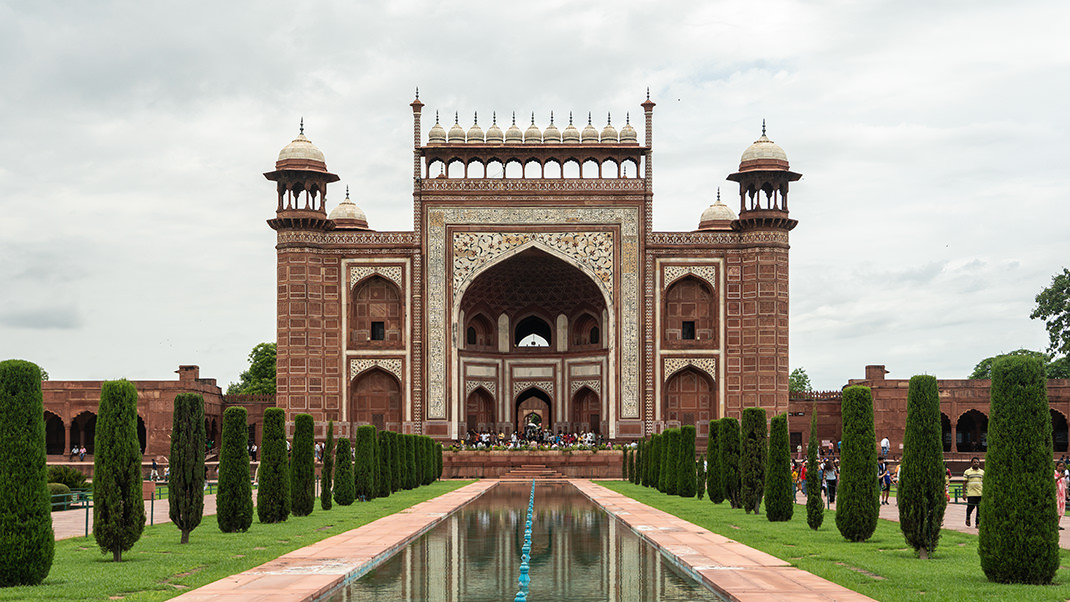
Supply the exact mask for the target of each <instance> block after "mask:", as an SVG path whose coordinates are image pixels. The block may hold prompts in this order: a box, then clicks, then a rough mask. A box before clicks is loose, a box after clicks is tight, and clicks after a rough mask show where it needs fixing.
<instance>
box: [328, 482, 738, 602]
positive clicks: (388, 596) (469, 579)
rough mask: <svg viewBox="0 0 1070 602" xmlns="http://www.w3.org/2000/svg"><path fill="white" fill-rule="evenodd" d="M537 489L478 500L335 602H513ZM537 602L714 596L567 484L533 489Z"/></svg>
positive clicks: (510, 486) (505, 486) (506, 487)
mask: <svg viewBox="0 0 1070 602" xmlns="http://www.w3.org/2000/svg"><path fill="white" fill-rule="evenodd" d="M530 493H531V483H530V482H528V483H502V484H500V485H498V486H497V487H494V488H493V489H491V490H490V491H488V492H486V493H485V494H483V495H482V496H481V497H479V498H477V499H476V500H473V501H472V502H471V503H469V504H468V505H466V506H464V507H463V508H461V509H460V510H458V511H457V512H454V513H453V514H452V515H451V516H450V517H448V518H447V519H446V520H444V521H442V522H441V523H440V524H439V525H437V526H436V527H435V528H433V529H432V530H430V531H428V532H427V533H426V534H424V535H423V536H421V537H419V538H418V539H416V540H415V541H413V542H412V543H411V544H409V545H408V546H407V547H405V548H404V549H403V550H401V551H400V552H398V553H397V554H395V555H394V556H393V557H392V558H390V559H389V560H387V561H385V562H383V563H382V564H380V565H379V566H378V567H376V568H375V569H373V570H371V571H369V572H368V573H367V574H365V575H364V576H363V577H361V578H360V579H357V580H355V581H353V582H352V583H350V584H349V585H348V586H346V588H344V589H342V590H340V591H338V592H336V593H334V594H333V595H331V596H330V597H328V598H326V599H325V600H328V601H329V602H349V601H350V600H352V601H361V602H364V601H368V600H371V601H382V602H397V601H402V600H404V601H415V600H430V601H438V602H481V601H488V602H489V601H491V600H493V601H494V602H503V601H512V600H513V599H514V597H515V596H516V593H517V589H518V585H517V577H518V576H519V574H520V568H519V567H520V555H521V546H522V545H523V542H524V523H525V521H526V519H527V506H528V497H529V495H530ZM530 567H531V568H530V575H531V586H530V588H529V592H528V597H527V599H528V600H529V601H539V602H554V601H561V602H586V601H594V600H598V601H599V602H604V601H610V602H617V601H621V602H623V601H649V602H654V601H665V602H668V601H677V600H679V601H685V600H686V601H697V600H724V599H726V598H724V597H721V596H719V595H718V594H716V593H714V592H712V591H710V590H708V589H706V588H705V587H704V586H703V585H702V584H700V583H698V582H696V581H694V580H693V579H691V577H689V576H688V575H687V574H686V573H684V572H683V571H681V570H680V569H678V568H677V567H676V566H675V565H674V564H673V563H672V562H671V561H669V560H668V559H666V558H665V557H664V556H662V555H661V553H660V552H658V551H657V550H656V549H655V548H654V547H653V546H651V545H650V544H648V543H646V542H644V541H643V540H642V539H640V538H639V537H638V536H637V535H636V534H635V533H634V532H633V531H632V530H631V528H629V527H628V526H627V525H625V524H623V523H621V522H620V521H619V520H617V519H616V518H614V517H612V516H610V515H609V514H607V513H606V512H605V511H604V510H602V509H601V508H600V507H598V506H597V505H595V504H594V503H593V502H591V501H590V500H588V499H587V498H586V497H585V496H584V495H583V494H582V493H580V492H579V491H578V490H577V489H576V488H575V487H573V486H572V485H570V484H568V483H539V484H536V486H535V510H534V516H533V523H532V548H531V560H530Z"/></svg>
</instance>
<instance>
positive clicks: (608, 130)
mask: <svg viewBox="0 0 1070 602" xmlns="http://www.w3.org/2000/svg"><path fill="white" fill-rule="evenodd" d="M616 141H617V128H615V127H613V116H612V115H606V127H604V128H602V142H603V143H605V142H616Z"/></svg>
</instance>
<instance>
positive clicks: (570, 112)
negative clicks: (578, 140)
mask: <svg viewBox="0 0 1070 602" xmlns="http://www.w3.org/2000/svg"><path fill="white" fill-rule="evenodd" d="M568 124H569V125H572V111H569V112H568Z"/></svg>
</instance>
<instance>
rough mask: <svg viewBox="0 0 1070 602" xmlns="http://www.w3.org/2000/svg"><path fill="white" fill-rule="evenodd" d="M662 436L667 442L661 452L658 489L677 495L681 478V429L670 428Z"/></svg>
mask: <svg viewBox="0 0 1070 602" xmlns="http://www.w3.org/2000/svg"><path fill="white" fill-rule="evenodd" d="M662 437H663V438H664V439H665V443H664V444H663V446H664V447H663V448H662V454H661V472H660V473H659V475H658V490H659V491H661V492H662V493H664V494H666V495H676V484H677V483H678V482H679V480H680V477H679V474H678V472H679V471H678V468H677V464H678V463H679V458H680V429H678V428H671V429H668V430H666V431H665V432H664V433H662Z"/></svg>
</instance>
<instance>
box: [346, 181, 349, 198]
mask: <svg viewBox="0 0 1070 602" xmlns="http://www.w3.org/2000/svg"><path fill="white" fill-rule="evenodd" d="M346 200H347V201H348V200H349V184H346Z"/></svg>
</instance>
